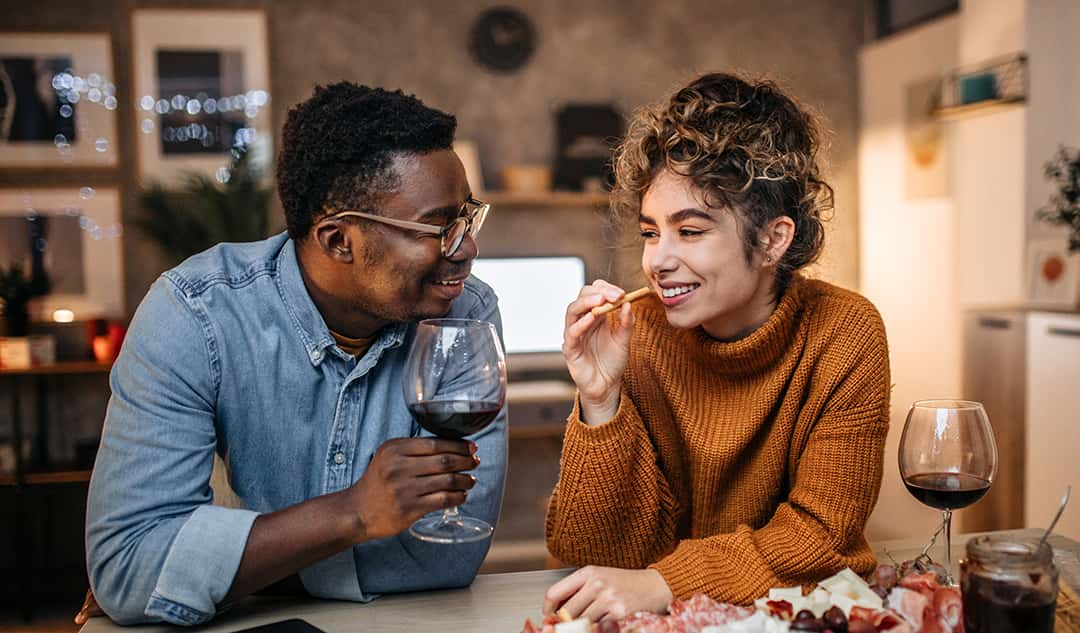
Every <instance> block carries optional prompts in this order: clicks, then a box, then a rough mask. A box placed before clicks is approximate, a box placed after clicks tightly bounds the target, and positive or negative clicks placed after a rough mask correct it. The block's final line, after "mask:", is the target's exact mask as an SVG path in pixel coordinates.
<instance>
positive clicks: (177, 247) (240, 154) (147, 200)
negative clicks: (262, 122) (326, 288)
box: [133, 147, 271, 264]
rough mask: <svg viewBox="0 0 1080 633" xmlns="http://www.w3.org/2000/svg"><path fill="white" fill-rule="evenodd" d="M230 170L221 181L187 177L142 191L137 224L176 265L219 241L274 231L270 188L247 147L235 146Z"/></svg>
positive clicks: (258, 236) (248, 238)
mask: <svg viewBox="0 0 1080 633" xmlns="http://www.w3.org/2000/svg"><path fill="white" fill-rule="evenodd" d="M232 156H233V159H232V164H231V167H230V169H228V170H227V171H223V172H222V177H221V178H220V179H219V180H220V181H221V182H218V181H216V180H214V179H212V178H210V177H208V176H206V175H203V174H197V173H191V174H188V175H187V178H186V182H185V186H184V188H183V189H180V190H169V189H166V188H165V187H163V186H162V185H161V184H160V183H154V184H153V185H151V187H150V188H149V189H147V190H146V191H144V192H143V193H142V194H141V195H140V202H141V203H142V204H141V206H142V209H141V212H140V213H139V215H137V216H136V217H135V218H134V220H133V224H134V225H135V226H136V227H138V228H139V229H140V230H141V231H142V232H143V233H144V234H145V235H146V236H147V237H149V238H150V239H151V240H152V241H154V242H155V243H156V244H157V245H158V247H159V248H160V249H161V251H162V252H163V253H164V255H165V256H166V257H167V258H168V259H169V261H170V263H171V264H178V263H180V262H181V261H183V260H184V259H186V258H188V257H190V256H191V255H194V254H195V253H198V252H200V251H203V250H206V249H207V248H210V247H211V246H213V245H215V244H217V243H219V242H250V241H254V240H261V239H263V238H265V237H266V236H267V234H268V232H269V207H270V193H271V192H270V188H269V187H268V186H266V185H264V184H263V183H262V172H261V170H260V169H258V168H257V167H255V165H253V164H252V161H251V155H250V153H249V152H247V151H245V150H244V149H243V148H239V147H237V148H234V149H233V150H232Z"/></svg>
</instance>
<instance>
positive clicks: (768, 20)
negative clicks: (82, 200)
mask: <svg viewBox="0 0 1080 633" xmlns="http://www.w3.org/2000/svg"><path fill="white" fill-rule="evenodd" d="M493 4H498V3H493V2H488V1H482V0H461V1H457V2H452V3H449V2H436V1H434V0H426V1H422V2H392V1H390V0H372V1H366V2H350V1H349V0H317V1H311V2H271V1H270V0H246V1H245V0H229V1H221V2H208V1H189V2H182V3H181V2H162V1H154V0H141V1H136V0H105V1H102V2H97V3H94V4H93V7H92V8H91V9H88V8H87V5H86V3H85V2H83V1H82V0H39V1H35V2H19V3H4V4H3V5H2V7H0V24H2V25H3V27H2V28H3V29H4V30H13V31H25V30H38V31H57V30H86V31H105V32H108V33H110V34H111V36H112V44H113V51H114V63H115V73H116V82H115V83H116V84H117V86H118V92H119V93H120V94H121V95H128V96H130V90H131V63H132V60H131V58H130V55H131V53H130V51H131V30H130V15H131V11H132V10H133V9H134V8H136V7H155V8H161V7H223V6H224V7H243V8H249V7H263V8H265V9H266V10H267V14H268V18H269V26H270V58H271V90H272V99H273V101H272V107H273V120H274V126H275V128H279V127H280V124H281V122H282V121H283V119H284V115H285V112H286V110H287V108H288V106H289V105H290V104H293V103H295V102H297V101H299V100H301V99H304V98H306V97H307V96H308V95H310V94H311V90H312V87H313V85H314V84H316V83H325V82H332V81H338V80H342V79H347V80H352V81H358V82H364V83H370V84H377V85H382V86H388V87H401V88H403V89H405V90H406V91H410V92H415V93H416V94H417V95H419V96H420V97H421V98H423V99H425V100H426V101H427V102H428V103H430V104H431V105H434V106H438V107H440V108H445V109H448V110H450V111H452V112H454V113H456V114H457V116H458V119H459V122H460V127H459V130H460V133H459V136H460V137H461V138H468V139H472V140H475V141H476V142H477V143H478V146H479V150H480V158H481V160H482V162H483V166H484V172H485V176H486V179H487V181H488V183H495V184H497V183H498V178H497V176H498V173H499V170H500V168H501V167H502V166H504V165H507V164H512V163H520V162H549V161H550V160H551V159H552V156H553V145H554V129H553V127H552V114H553V112H554V110H555V109H556V108H557V107H559V106H560V105H561V104H564V103H566V102H568V101H578V102H590V101H611V102H614V103H615V104H616V105H617V106H618V107H619V108H620V109H621V110H622V111H623V112H624V113H629V112H630V111H631V110H632V109H633V108H635V107H638V106H640V105H642V104H644V103H646V102H649V101H653V100H655V99H658V98H659V97H661V96H662V95H664V94H665V93H666V92H668V91H669V90H670V89H672V88H673V87H675V86H676V85H678V84H679V83H681V82H683V81H684V80H685V79H687V78H688V77H690V76H691V75H692V74H694V73H697V72H700V71H705V70H713V69H742V70H745V71H748V72H750V73H755V74H758V73H772V74H775V75H778V76H780V77H782V78H785V79H786V82H787V83H788V85H790V86H791V88H792V90H793V91H794V92H795V93H797V94H798V95H800V96H801V97H802V98H803V99H805V100H806V101H807V102H808V103H810V104H812V105H814V106H815V107H817V108H818V109H820V110H821V111H822V112H823V113H824V114H825V115H826V117H827V118H828V122H829V126H830V128H831V130H832V131H833V137H832V151H831V153H830V157H831V164H832V169H831V172H830V173H831V177H832V179H833V182H834V185H835V187H836V193H837V210H836V214H835V219H834V221H833V223H832V226H831V230H830V235H829V238H830V239H829V242H828V247H827V251H826V254H825V258H824V262H823V266H822V268H823V274H824V275H825V276H827V277H828V278H830V279H833V280H835V281H837V282H839V283H841V284H843V285H845V286H849V287H854V286H855V284H856V282H857V266H858V263H857V251H858V248H857V235H856V234H857V226H858V215H857V199H856V175H855V135H856V117H857V114H856V113H857V97H856V84H855V53H856V50H857V48H858V46H859V45H860V44H861V40H862V29H863V23H864V16H863V5H864V3H863V2H862V1H861V0H837V1H830V2H801V1H799V0H762V1H760V2H743V1H742V0H725V1H719V2H717V1H706V0H696V1H690V0H681V1H673V2H664V3H655V2H648V1H645V0H515V1H513V2H510V3H509V4H512V5H514V6H518V7H520V8H522V9H523V10H524V11H525V12H526V13H528V14H529V15H530V16H531V17H532V18H533V20H534V21H535V24H536V27H537V31H538V43H539V44H538V47H537V50H536V52H535V55H534V57H533V59H532V60H531V61H530V63H529V64H528V65H527V66H526V67H525V68H524V69H522V70H521V71H520V72H517V73H515V74H512V75H496V74H493V73H490V72H486V71H484V70H482V69H481V68H480V67H478V66H477V65H476V64H475V63H474V62H473V61H472V59H471V58H470V56H469V53H468V50H467V45H466V42H467V33H468V30H469V27H470V24H471V22H472V20H473V19H474V17H475V16H476V15H477V14H479V12H480V11H481V10H482V9H484V8H486V7H488V6H492V5H493ZM133 101H134V99H125V98H121V106H120V109H119V110H118V113H117V114H118V121H119V124H120V125H119V135H118V136H119V143H118V144H117V146H118V151H119V152H120V153H121V157H120V167H119V168H117V169H103V170H67V171H63V172H58V171H56V170H53V171H48V170H37V171H34V172H18V173H11V172H6V173H0V187H5V186H26V185H33V184H40V185H52V186H75V187H79V186H83V185H92V186H105V185H118V186H120V187H121V188H122V192H123V198H124V201H125V206H126V209H125V214H127V215H128V216H130V214H131V208H132V207H133V206H134V205H135V204H136V198H135V191H134V180H133V175H132V173H131V172H132V167H133V164H132V161H131V157H132V153H133V149H134V142H133V136H134V134H135V132H134V131H133V130H132V125H131V121H132V118H133V113H132V106H133ZM495 213H496V215H497V216H498V215H500V214H501V215H502V216H503V217H501V218H500V219H501V220H502V221H501V222H499V223H493V224H492V225H491V227H490V228H489V229H488V230H489V231H490V229H495V228H496V227H498V233H496V234H485V237H486V238H488V241H489V242H492V243H493V244H497V246H496V248H498V249H503V250H505V251H509V252H515V251H516V250H517V249H518V248H519V247H521V248H527V249H530V250H531V249H533V247H534V244H532V242H531V240H532V234H531V231H532V230H533V229H534V228H535V225H536V224H537V223H539V222H544V221H546V218H545V217H544V216H543V214H544V210H543V209H531V210H518V211H513V212H511V211H506V210H496V212H495ZM527 214H531V215H533V216H534V217H533V218H531V219H526V215H527ZM583 215H585V216H586V217H585V220H586V221H588V222H591V223H592V224H591V225H590V228H588V229H587V230H585V231H583V232H581V234H580V235H575V234H573V233H567V232H565V231H562V232H560V234H559V235H557V236H555V237H553V238H552V239H553V240H558V241H559V244H558V246H557V249H558V250H560V251H563V252H565V251H573V252H578V253H586V252H589V251H592V250H596V249H597V248H598V247H599V245H598V244H597V243H596V236H597V235H598V234H599V231H600V228H601V227H600V226H599V224H596V223H595V220H594V219H593V218H591V217H588V216H587V214H583ZM536 216H539V217H536ZM550 232H551V231H549V233H550ZM124 250H125V260H126V263H127V266H126V270H125V275H126V281H127V283H126V286H127V287H126V297H127V304H128V305H127V310H128V312H131V311H133V310H134V308H135V306H136V305H137V303H138V301H139V300H140V298H141V297H142V295H143V294H144V293H145V291H146V289H147V288H148V287H149V284H150V283H151V281H152V280H153V279H154V277H155V276H156V275H157V274H158V273H159V272H160V270H161V264H160V263H159V262H158V259H157V257H156V253H155V251H154V249H153V248H151V247H150V245H148V244H147V243H146V242H145V240H142V239H141V238H140V237H139V236H138V235H137V234H135V232H131V233H128V234H127V235H125V244H124ZM487 252H488V253H490V254H495V253H494V252H492V250H491V248H490V247H489V248H488V250H487ZM630 259H631V261H632V260H633V259H636V256H632V257H630ZM605 268H606V266H603V265H598V266H595V267H591V270H590V271H589V272H590V276H594V275H597V274H601V273H604V272H605V270H604V269H605Z"/></svg>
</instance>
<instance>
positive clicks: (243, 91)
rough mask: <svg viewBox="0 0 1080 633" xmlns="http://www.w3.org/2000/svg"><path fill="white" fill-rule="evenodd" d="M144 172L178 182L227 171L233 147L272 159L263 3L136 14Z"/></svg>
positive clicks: (137, 112) (137, 111) (143, 176)
mask: <svg viewBox="0 0 1080 633" xmlns="http://www.w3.org/2000/svg"><path fill="white" fill-rule="evenodd" d="M132 57H133V61H134V71H135V73H134V81H133V83H134V91H135V94H134V96H133V99H134V101H135V104H136V106H135V108H134V116H135V118H134V120H133V124H134V126H135V130H137V132H136V147H137V149H138V158H139V160H138V174H139V178H140V180H141V181H142V182H143V183H148V182H149V181H151V180H157V181H162V182H164V183H165V184H166V185H177V184H180V183H181V182H182V181H183V174H184V173H186V172H189V171H198V172H201V173H203V174H205V175H207V176H211V177H213V176H219V177H220V178H223V177H227V176H225V172H226V171H227V169H228V162H229V158H228V154H229V150H230V149H231V148H232V147H234V146H235V145H237V144H242V145H245V146H248V145H250V146H252V147H254V148H255V149H256V150H257V152H258V156H257V162H259V163H260V164H262V165H270V164H271V162H272V161H271V157H272V154H273V151H272V147H273V141H272V139H273V132H274V130H273V129H272V126H271V121H270V108H269V101H270V88H269V86H270V72H269V68H270V63H269V55H268V53H267V28H266V15H265V13H264V12H263V11H260V10H235V11H234V10H184V9H176V10H173V9H168V10H158V9H136V10H135V12H134V14H133V17H132Z"/></svg>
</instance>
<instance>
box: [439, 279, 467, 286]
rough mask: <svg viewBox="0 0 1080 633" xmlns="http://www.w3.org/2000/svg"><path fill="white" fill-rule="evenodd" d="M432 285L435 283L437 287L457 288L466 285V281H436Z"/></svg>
mask: <svg viewBox="0 0 1080 633" xmlns="http://www.w3.org/2000/svg"><path fill="white" fill-rule="evenodd" d="M432 283H434V284H435V285H436V286H457V285H460V284H463V283H465V280H464V279H447V280H445V281H434V282H432Z"/></svg>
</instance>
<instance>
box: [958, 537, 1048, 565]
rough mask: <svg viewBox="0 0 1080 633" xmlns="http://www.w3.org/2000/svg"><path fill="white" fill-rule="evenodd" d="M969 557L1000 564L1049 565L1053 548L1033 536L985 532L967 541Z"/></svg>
mask: <svg viewBox="0 0 1080 633" xmlns="http://www.w3.org/2000/svg"><path fill="white" fill-rule="evenodd" d="M967 555H968V557H969V558H973V559H977V560H980V561H984V562H990V563H994V564H997V565H1001V566H1007V567H1012V566H1014V565H1015V566H1020V565H1031V564H1038V565H1049V564H1050V563H1051V561H1052V560H1053V550H1052V549H1051V548H1050V544H1049V543H1045V542H1043V543H1041V545H1040V543H1039V540H1038V539H1035V538H1023V537H1016V536H1006V535H1001V534H987V535H983V536H977V537H975V538H973V539H971V540H970V541H968V542H967Z"/></svg>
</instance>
